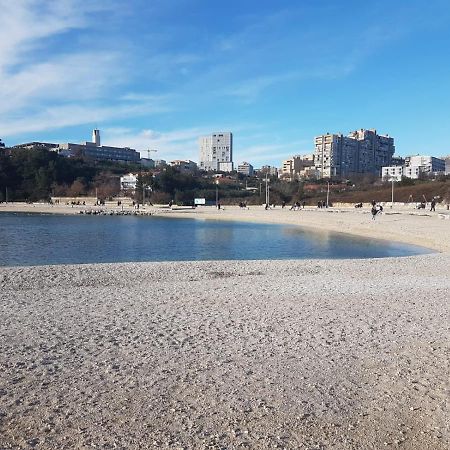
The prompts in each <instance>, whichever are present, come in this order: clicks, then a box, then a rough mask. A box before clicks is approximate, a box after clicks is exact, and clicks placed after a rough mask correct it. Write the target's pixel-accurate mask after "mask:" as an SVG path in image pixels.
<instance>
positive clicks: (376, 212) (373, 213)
mask: <svg viewBox="0 0 450 450" xmlns="http://www.w3.org/2000/svg"><path fill="white" fill-rule="evenodd" d="M370 212H371V213H372V220H375V217H376V215H377V214H378V208H377V207H376V205H372V209H371V211H370Z"/></svg>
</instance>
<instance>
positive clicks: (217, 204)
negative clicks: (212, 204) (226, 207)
mask: <svg viewBox="0 0 450 450" xmlns="http://www.w3.org/2000/svg"><path fill="white" fill-rule="evenodd" d="M218 207H219V180H216V208H218Z"/></svg>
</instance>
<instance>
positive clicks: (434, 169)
mask: <svg viewBox="0 0 450 450" xmlns="http://www.w3.org/2000/svg"><path fill="white" fill-rule="evenodd" d="M405 166H406V167H419V168H420V171H421V172H422V173H428V174H438V173H445V160H444V159H441V158H435V157H434V156H422V155H414V156H407V157H406V158H405Z"/></svg>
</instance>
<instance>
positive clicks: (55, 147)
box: [13, 142, 59, 151]
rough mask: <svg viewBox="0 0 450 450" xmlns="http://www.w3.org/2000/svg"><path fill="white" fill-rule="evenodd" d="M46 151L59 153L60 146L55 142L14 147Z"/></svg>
mask: <svg viewBox="0 0 450 450" xmlns="http://www.w3.org/2000/svg"><path fill="white" fill-rule="evenodd" d="M16 148H18V149H22V148H23V149H26V150H32V149H45V150H50V151H58V149H59V144H55V143H53V142H25V143H24V144H17V145H14V146H13V149H16Z"/></svg>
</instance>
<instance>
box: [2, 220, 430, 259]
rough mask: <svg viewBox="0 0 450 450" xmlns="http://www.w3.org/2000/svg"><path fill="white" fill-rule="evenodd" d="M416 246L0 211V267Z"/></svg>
mask: <svg viewBox="0 0 450 450" xmlns="http://www.w3.org/2000/svg"><path fill="white" fill-rule="evenodd" d="M420 253H429V251H428V250H426V249H423V248H421V247H413V246H407V245H402V244H395V243H389V242H385V241H376V240H368V239H361V238H355V237H351V236H347V235H343V234H334V233H323V232H318V233H312V232H309V231H304V230H302V229H300V228H297V227H293V226H285V225H264V224H253V223H242V222H215V221H202V220H195V219H167V218H159V217H158V218H155V217H134V216H125V217H120V216H118V217H115V216H81V215H80V216H58V215H40V214H39V215H38V214H9V213H0V265H1V266H15V265H41V264H70V263H99V262H127V261H185V260H214V259H306V258H381V257H386V256H409V255H415V254H420Z"/></svg>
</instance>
